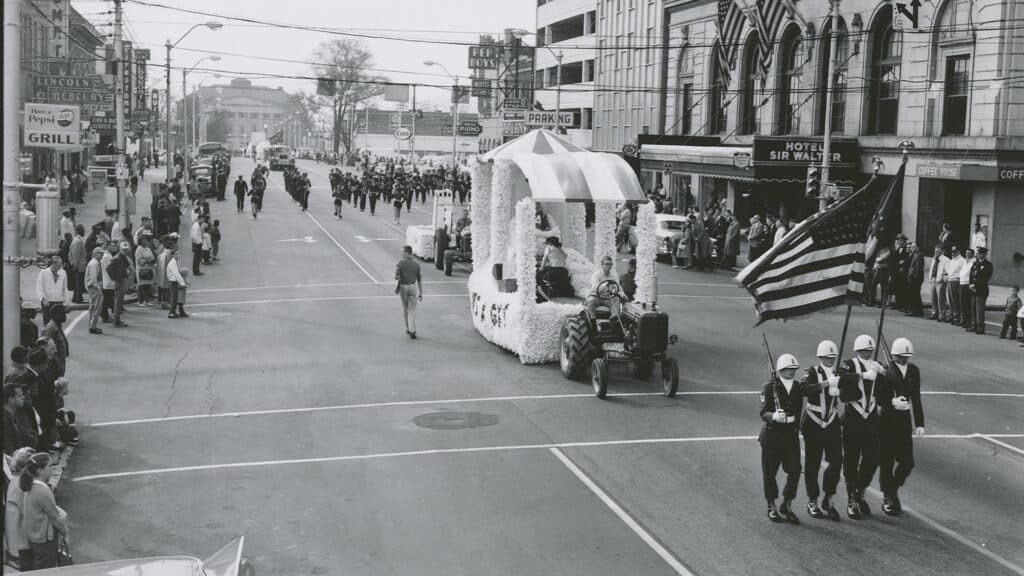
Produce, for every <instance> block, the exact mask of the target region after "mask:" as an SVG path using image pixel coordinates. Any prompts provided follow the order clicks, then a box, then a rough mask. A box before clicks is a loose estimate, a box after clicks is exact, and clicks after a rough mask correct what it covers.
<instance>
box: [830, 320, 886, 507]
mask: <svg viewBox="0 0 1024 576" xmlns="http://www.w3.org/2000/svg"><path fill="white" fill-rule="evenodd" d="M853 350H854V352H855V353H856V357H854V358H850V359H847V360H843V362H842V364H840V365H839V374H840V376H842V375H844V374H846V375H852V376H855V377H856V378H857V381H858V382H857V389H858V391H859V395H858V396H857V398H856V399H851V400H849V401H847V402H845V403H844V404H845V412H844V415H843V418H842V425H843V476H844V477H845V478H846V495H847V505H846V515H847V516H849V517H850V518H853V519H855V520H859V519H861V518H863V517H864V516H865V515H870V514H871V508H870V507H869V506H868V503H867V501H866V500H865V499H864V490H865V489H866V488H867V487H868V486H870V485H871V478H872V477H874V475H875V469H876V468H878V406H877V403H876V396H877V394H878V391H877V390H876V384H875V383H876V381H877V380H878V377H879V376H880V375H884V373H885V368H883V367H882V365H881V364H879V363H878V362H875V361H874V360H872V359H871V355H872V353H873V352H874V351H875V340H874V339H873V338H872V337H871V336H868V335H867V334H861V335H860V336H857V339H856V340H855V341H854V343H853Z"/></svg>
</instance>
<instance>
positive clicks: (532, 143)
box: [480, 128, 586, 162]
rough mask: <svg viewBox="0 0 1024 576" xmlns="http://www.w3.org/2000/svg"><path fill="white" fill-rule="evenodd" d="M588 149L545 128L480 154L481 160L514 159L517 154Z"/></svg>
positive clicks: (554, 152) (555, 152) (553, 152)
mask: <svg viewBox="0 0 1024 576" xmlns="http://www.w3.org/2000/svg"><path fill="white" fill-rule="evenodd" d="M585 150H586V149H585V148H583V147H581V146H577V145H576V144H573V143H572V142H569V141H568V140H566V139H564V138H562V137H560V136H558V135H556V134H555V133H554V132H551V131H550V130H544V129H543V128H540V129H537V130H533V131H531V132H527V133H526V134H523V135H522V136H520V137H519V138H516V139H515V140H510V141H508V142H506V143H504V144H502V145H501V146H498V147H497V148H495V149H493V150H490V151H488V152H487V153H486V154H483V155H481V156H480V161H481V162H494V161H495V160H512V159H513V158H514V157H515V156H516V155H519V154H524V153H529V154H557V153H559V152H583V151H585Z"/></svg>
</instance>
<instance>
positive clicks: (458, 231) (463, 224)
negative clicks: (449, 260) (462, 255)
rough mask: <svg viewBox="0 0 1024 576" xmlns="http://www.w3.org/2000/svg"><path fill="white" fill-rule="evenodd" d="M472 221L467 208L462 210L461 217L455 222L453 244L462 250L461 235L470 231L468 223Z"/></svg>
mask: <svg viewBox="0 0 1024 576" xmlns="http://www.w3.org/2000/svg"><path fill="white" fill-rule="evenodd" d="M472 223H473V220H472V219H470V217H469V210H463V211H462V218H459V219H458V221H457V222H455V244H456V245H457V246H458V247H459V250H464V248H463V246H462V237H463V236H465V235H466V234H469V233H470V224H472Z"/></svg>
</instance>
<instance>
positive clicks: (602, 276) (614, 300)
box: [586, 256, 623, 316]
mask: <svg viewBox="0 0 1024 576" xmlns="http://www.w3.org/2000/svg"><path fill="white" fill-rule="evenodd" d="M614 267H615V260H613V259H612V257H611V256H605V257H604V258H602V259H601V267H600V268H598V269H597V270H595V271H594V275H593V276H591V277H590V295H589V296H587V301H586V306H587V309H588V310H590V313H591V315H593V314H594V311H595V310H596V309H597V307H598V306H607V307H608V308H609V309H610V310H611V313H612V316H618V315H619V304H620V301H621V299H622V297H623V296H622V288H621V287H620V286H619V281H618V278H617V277H616V276H615V272H614V271H613V270H612V269H613V268H614ZM605 282H610V284H605V289H604V290H603V291H598V288H599V287H601V285H602V284H604V283H605ZM609 288H611V289H612V290H613V291H612V292H609V291H608V289H609ZM616 296H617V297H616Z"/></svg>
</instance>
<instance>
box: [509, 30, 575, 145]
mask: <svg viewBox="0 0 1024 576" xmlns="http://www.w3.org/2000/svg"><path fill="white" fill-rule="evenodd" d="M536 35H537V33H536V32H530V31H529V30H523V29H522V28H516V29H515V30H513V31H512V37H513V38H516V39H518V40H522V39H523V38H525V37H527V36H536ZM543 47H544V48H547V49H548V52H551V55H552V56H554V57H555V62H556V63H557V64H558V67H557V68H556V73H555V133H556V134H557V133H558V132H559V130H560V129H561V128H562V118H561V116H562V58H564V57H565V54H564V53H563V52H562V51H561V50H559V51H558V52H555V51H554V50H552V49H551V46H548V45H546V44H545V45H544V46H543ZM518 85H519V78H518V77H517V78H516V86H518Z"/></svg>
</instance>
